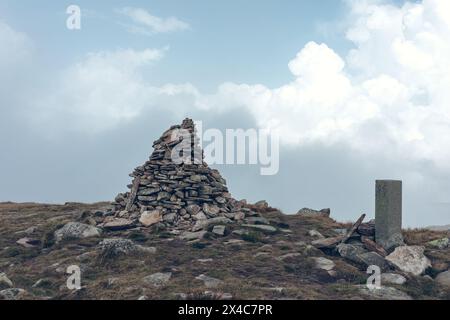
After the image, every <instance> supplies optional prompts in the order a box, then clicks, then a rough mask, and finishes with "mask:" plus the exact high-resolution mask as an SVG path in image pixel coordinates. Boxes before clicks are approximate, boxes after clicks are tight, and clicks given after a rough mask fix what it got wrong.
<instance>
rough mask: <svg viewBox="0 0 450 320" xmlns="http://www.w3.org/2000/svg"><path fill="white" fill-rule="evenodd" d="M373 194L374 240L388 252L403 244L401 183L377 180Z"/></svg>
mask: <svg viewBox="0 0 450 320" xmlns="http://www.w3.org/2000/svg"><path fill="white" fill-rule="evenodd" d="M375 193H376V194H375V239H376V242H377V243H378V244H380V245H381V246H383V247H384V248H385V249H386V250H389V249H392V248H394V247H397V246H400V245H402V244H403V236H402V181H396V180H377V181H376V191H375Z"/></svg>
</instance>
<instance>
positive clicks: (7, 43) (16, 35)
mask: <svg viewBox="0 0 450 320" xmlns="http://www.w3.org/2000/svg"><path fill="white" fill-rule="evenodd" d="M0 43H1V46H0V68H1V67H7V66H11V65H12V64H16V63H18V62H20V61H21V60H23V59H27V58H29V57H30V54H31V50H32V43H31V40H30V39H29V38H28V36H27V35H26V34H24V33H22V32H19V31H16V30H14V29H13V28H11V27H10V26H9V25H8V24H6V23H4V22H2V21H1V20H0ZM0 70H1V69H0Z"/></svg>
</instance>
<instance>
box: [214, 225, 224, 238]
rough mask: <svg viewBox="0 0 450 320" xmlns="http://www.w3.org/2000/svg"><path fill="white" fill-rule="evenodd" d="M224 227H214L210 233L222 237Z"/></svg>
mask: <svg viewBox="0 0 450 320" xmlns="http://www.w3.org/2000/svg"><path fill="white" fill-rule="evenodd" d="M225 231H226V227H225V226H214V228H213V230H212V233H214V234H216V235H218V236H221V237H223V236H224V235H225Z"/></svg>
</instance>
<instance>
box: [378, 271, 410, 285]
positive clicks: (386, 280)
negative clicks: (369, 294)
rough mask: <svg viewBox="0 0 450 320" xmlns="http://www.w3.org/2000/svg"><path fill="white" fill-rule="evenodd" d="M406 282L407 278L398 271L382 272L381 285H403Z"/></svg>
mask: <svg viewBox="0 0 450 320" xmlns="http://www.w3.org/2000/svg"><path fill="white" fill-rule="evenodd" d="M405 282H406V278H405V277H404V276H402V275H401V274H397V273H383V274H381V285H385V284H397V285H402V284H404V283H405Z"/></svg>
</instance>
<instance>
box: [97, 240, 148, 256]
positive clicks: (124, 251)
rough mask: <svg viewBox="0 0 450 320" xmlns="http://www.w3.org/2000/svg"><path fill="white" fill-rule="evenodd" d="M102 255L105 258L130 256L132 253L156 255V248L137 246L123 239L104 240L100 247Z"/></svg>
mask: <svg viewBox="0 0 450 320" xmlns="http://www.w3.org/2000/svg"><path fill="white" fill-rule="evenodd" d="M98 247H99V250H100V254H101V255H102V256H103V257H115V256H122V255H128V254H132V253H138V252H141V253H156V248H154V247H144V246H141V245H137V244H135V243H134V242H133V241H131V240H129V239H122V238H111V239H104V240H103V241H102V242H100V243H99V245H98Z"/></svg>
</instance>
